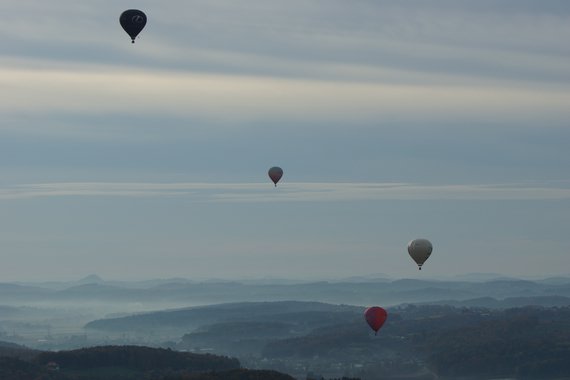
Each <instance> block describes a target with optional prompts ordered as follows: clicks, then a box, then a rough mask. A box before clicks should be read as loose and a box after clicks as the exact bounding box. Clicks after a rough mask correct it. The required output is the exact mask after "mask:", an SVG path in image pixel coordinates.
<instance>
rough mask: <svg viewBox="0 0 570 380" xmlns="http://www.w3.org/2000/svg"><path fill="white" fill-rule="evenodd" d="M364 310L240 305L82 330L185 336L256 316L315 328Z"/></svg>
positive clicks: (308, 304)
mask: <svg viewBox="0 0 570 380" xmlns="http://www.w3.org/2000/svg"><path fill="white" fill-rule="evenodd" d="M363 311H364V308H363V307H360V306H348V305H331V304H326V303H320V302H296V301H282V302H243V303H231V304H221V305H211V306H199V307H192V308H186V309H180V310H166V311H158V312H151V313H145V314H137V315H132V316H127V317H120V318H109V319H102V320H96V321H92V322H89V323H88V324H87V325H86V326H85V328H87V329H98V330H107V331H133V330H148V329H150V328H152V329H156V328H177V329H181V331H183V332H184V333H186V332H188V331H191V330H192V329H194V328H197V327H200V326H202V325H204V324H212V323H222V322H236V321H250V320H251V319H252V317H255V320H256V321H263V320H266V321H271V322H272V323H295V324H302V325H305V326H311V327H318V326H324V325H327V324H332V323H335V322H337V321H338V320H351V319H359V320H360V319H361V318H362V312H363Z"/></svg>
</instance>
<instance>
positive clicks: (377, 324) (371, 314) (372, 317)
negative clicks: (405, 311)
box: [364, 306, 388, 335]
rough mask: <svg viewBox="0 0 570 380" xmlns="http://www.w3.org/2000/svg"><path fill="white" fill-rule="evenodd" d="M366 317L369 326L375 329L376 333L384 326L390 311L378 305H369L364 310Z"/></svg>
mask: <svg viewBox="0 0 570 380" xmlns="http://www.w3.org/2000/svg"><path fill="white" fill-rule="evenodd" d="M364 318H365V319H366V322H367V323H368V326H370V328H371V329H372V330H374V335H376V334H378V330H380V328H381V327H382V325H383V324H384V322H386V318H388V313H386V310H384V309H382V308H381V307H378V306H372V307H369V308H368V309H366V310H365V311H364Z"/></svg>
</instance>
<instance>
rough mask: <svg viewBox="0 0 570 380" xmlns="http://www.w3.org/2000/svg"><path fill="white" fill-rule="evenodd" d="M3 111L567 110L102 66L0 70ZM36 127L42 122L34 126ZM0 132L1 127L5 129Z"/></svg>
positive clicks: (230, 117) (352, 114) (483, 115)
mask: <svg viewBox="0 0 570 380" xmlns="http://www.w3.org/2000/svg"><path fill="white" fill-rule="evenodd" d="M0 87H1V88H2V89H3V91H4V93H7V94H9V96H7V97H6V99H4V101H3V102H2V104H0V111H2V112H3V114H5V115H7V116H9V115H14V114H26V115H28V116H29V115H30V114H32V115H40V116H41V115H51V119H52V122H53V118H54V117H55V119H57V115H68V114H82V115H84V119H85V120H88V118H89V115H92V116H93V117H94V116H100V115H103V114H131V115H137V116H141V115H142V116H144V115H164V116H169V117H172V116H178V117H193V118H202V119H205V120H210V121H222V122H224V124H225V125H226V126H229V127H232V126H235V125H236V124H244V123H247V122H251V121H257V120H275V119H278V120H282V121H291V122H294V121H296V122H300V121H304V122H306V121H320V122H326V121H332V120H334V121H344V122H353V121H355V120H356V121H368V122H372V121H375V120H391V121H395V120H397V121H410V122H418V121H434V122H436V121H441V120H456V119H478V118H480V119H482V120H489V119H494V120H497V121H499V120H503V121H504V120H508V121H524V122H528V121H529V120H535V121H540V122H542V121H545V120H552V119H556V120H559V119H562V118H567V116H568V107H567V105H568V104H570V93H568V92H567V91H564V90H563V89H556V88H551V87H536V86H531V87H524V86H522V85H516V86H512V87H509V86H501V85H488V86H486V85H460V84H455V85H453V84H452V85H445V84H442V85H431V86H428V85H421V84H415V85H412V84H391V83H363V82H360V81H350V82H349V81H329V80H300V79H287V78H275V77H265V76H243V75H214V74H199V73H180V72H177V73H170V72H162V71H139V70H125V69H120V68H110V67H107V68H105V67H102V68H100V69H99V70H92V69H89V68H84V69H78V70H75V71H67V70H63V69H56V68H42V69H38V68H35V69H34V68H15V67H5V66H4V67H1V68H0ZM40 127H41V126H40ZM3 128H10V126H9V125H8V126H6V125H4V126H3Z"/></svg>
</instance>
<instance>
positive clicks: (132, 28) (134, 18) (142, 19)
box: [119, 9, 146, 44]
mask: <svg viewBox="0 0 570 380" xmlns="http://www.w3.org/2000/svg"><path fill="white" fill-rule="evenodd" d="M119 22H120V23H121V26H122V27H123V29H124V30H125V32H127V34H128V35H129V36H130V37H131V40H132V42H133V44H134V43H135V38H137V36H138V34H139V33H140V32H141V30H143V28H144V26H145V25H146V15H145V14H144V12H143V11H139V10H138V9H127V10H126V11H124V12H123V13H121V17H119Z"/></svg>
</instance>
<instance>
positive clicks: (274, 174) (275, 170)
mask: <svg viewBox="0 0 570 380" xmlns="http://www.w3.org/2000/svg"><path fill="white" fill-rule="evenodd" d="M267 174H268V175H269V178H271V180H272V181H273V183H274V184H275V187H277V182H279V180H280V179H281V177H283V169H281V168H280V167H279V166H274V167H272V168H271V169H269V171H268V172H267Z"/></svg>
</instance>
